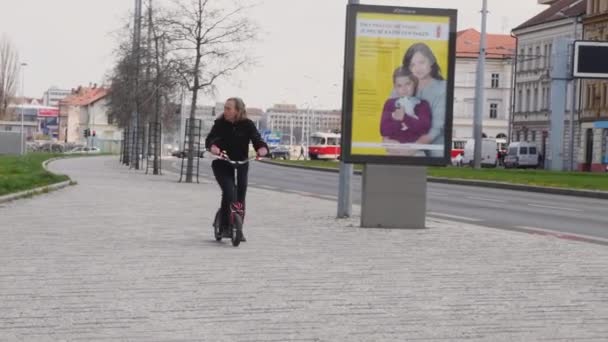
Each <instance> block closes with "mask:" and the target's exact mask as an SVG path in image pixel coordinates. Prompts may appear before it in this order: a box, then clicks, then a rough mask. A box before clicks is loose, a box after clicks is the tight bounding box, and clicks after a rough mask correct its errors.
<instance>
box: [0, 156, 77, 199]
mask: <svg viewBox="0 0 608 342" xmlns="http://www.w3.org/2000/svg"><path fill="white" fill-rule="evenodd" d="M65 158H66V157H55V158H51V159H48V160H45V161H44V162H42V168H43V169H44V170H46V171H47V172H51V171H49V169H48V164H50V163H51V162H54V161H57V160H60V159H65ZM51 173H52V172H51ZM75 184H76V183H75V182H73V181H72V180H71V179H70V180H67V181H63V182H60V183H55V184H50V185H45V186H41V187H38V188H34V189H30V190H24V191H20V192H16V193H14V194H8V195H4V196H0V203H7V202H11V201H15V200H18V199H22V198H28V197H32V196H36V195H41V194H46V193H49V192H51V191H56V190H60V189H63V188H66V187H68V186H70V185H75Z"/></svg>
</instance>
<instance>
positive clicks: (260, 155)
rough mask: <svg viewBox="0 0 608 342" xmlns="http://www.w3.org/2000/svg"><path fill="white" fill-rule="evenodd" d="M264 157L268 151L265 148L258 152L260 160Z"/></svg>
mask: <svg viewBox="0 0 608 342" xmlns="http://www.w3.org/2000/svg"><path fill="white" fill-rule="evenodd" d="M266 155H268V149H267V148H266V147H261V148H260V149H259V150H258V157H260V158H262V157H266Z"/></svg>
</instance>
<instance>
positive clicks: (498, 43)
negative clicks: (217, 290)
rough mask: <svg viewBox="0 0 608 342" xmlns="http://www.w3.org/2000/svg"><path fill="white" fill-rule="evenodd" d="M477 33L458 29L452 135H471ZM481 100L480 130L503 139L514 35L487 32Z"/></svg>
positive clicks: (507, 120) (507, 126)
mask: <svg viewBox="0 0 608 342" xmlns="http://www.w3.org/2000/svg"><path fill="white" fill-rule="evenodd" d="M480 38H481V34H480V33H479V32H478V31H476V30H474V29H468V30H464V31H460V32H458V35H457V39H456V69H455V73H456V76H455V84H454V126H453V132H452V136H453V137H454V138H455V139H462V138H470V137H472V136H473V118H474V110H475V86H476V75H477V62H478V56H479V43H480ZM487 46H488V49H487V51H486V72H485V83H484V84H485V91H484V93H485V99H484V101H483V103H484V105H483V134H484V136H486V137H490V138H501V139H506V138H507V136H508V131H509V114H510V109H511V89H512V88H511V86H512V81H513V80H512V76H513V63H514V55H515V39H514V38H513V37H511V36H509V35H500V34H488V36H487Z"/></svg>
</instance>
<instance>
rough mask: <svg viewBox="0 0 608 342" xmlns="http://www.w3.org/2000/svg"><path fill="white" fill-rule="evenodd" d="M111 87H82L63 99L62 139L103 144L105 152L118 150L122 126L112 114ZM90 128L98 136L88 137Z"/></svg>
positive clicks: (97, 144)
mask: <svg viewBox="0 0 608 342" xmlns="http://www.w3.org/2000/svg"><path fill="white" fill-rule="evenodd" d="M108 94H109V92H108V89H106V88H83V87H80V88H78V89H76V90H74V92H73V93H72V94H71V95H70V96H68V97H66V98H65V99H63V100H62V101H60V103H59V116H60V140H62V141H65V142H69V143H75V144H82V145H90V146H96V147H99V148H100V149H101V150H102V151H104V152H118V151H119V149H118V148H119V146H120V143H119V142H120V141H121V140H122V129H120V128H119V127H117V126H116V125H114V124H113V123H112V122H110V120H109V118H108V109H107V105H108V100H109V99H108ZM85 129H90V130H91V132H92V133H93V132H94V133H95V136H94V137H90V138H88V139H87V138H85V137H84V130H85Z"/></svg>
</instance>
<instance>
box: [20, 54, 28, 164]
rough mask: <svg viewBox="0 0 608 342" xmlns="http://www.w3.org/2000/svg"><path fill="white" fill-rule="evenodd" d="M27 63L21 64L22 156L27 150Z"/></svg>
mask: <svg viewBox="0 0 608 342" xmlns="http://www.w3.org/2000/svg"><path fill="white" fill-rule="evenodd" d="M26 66H27V63H21V98H22V99H23V103H22V104H21V147H20V148H19V151H20V154H21V155H22V156H23V155H25V153H26V151H27V149H26V148H25V131H24V130H25V124H24V118H23V115H24V114H23V112H24V111H25V67H26Z"/></svg>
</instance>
